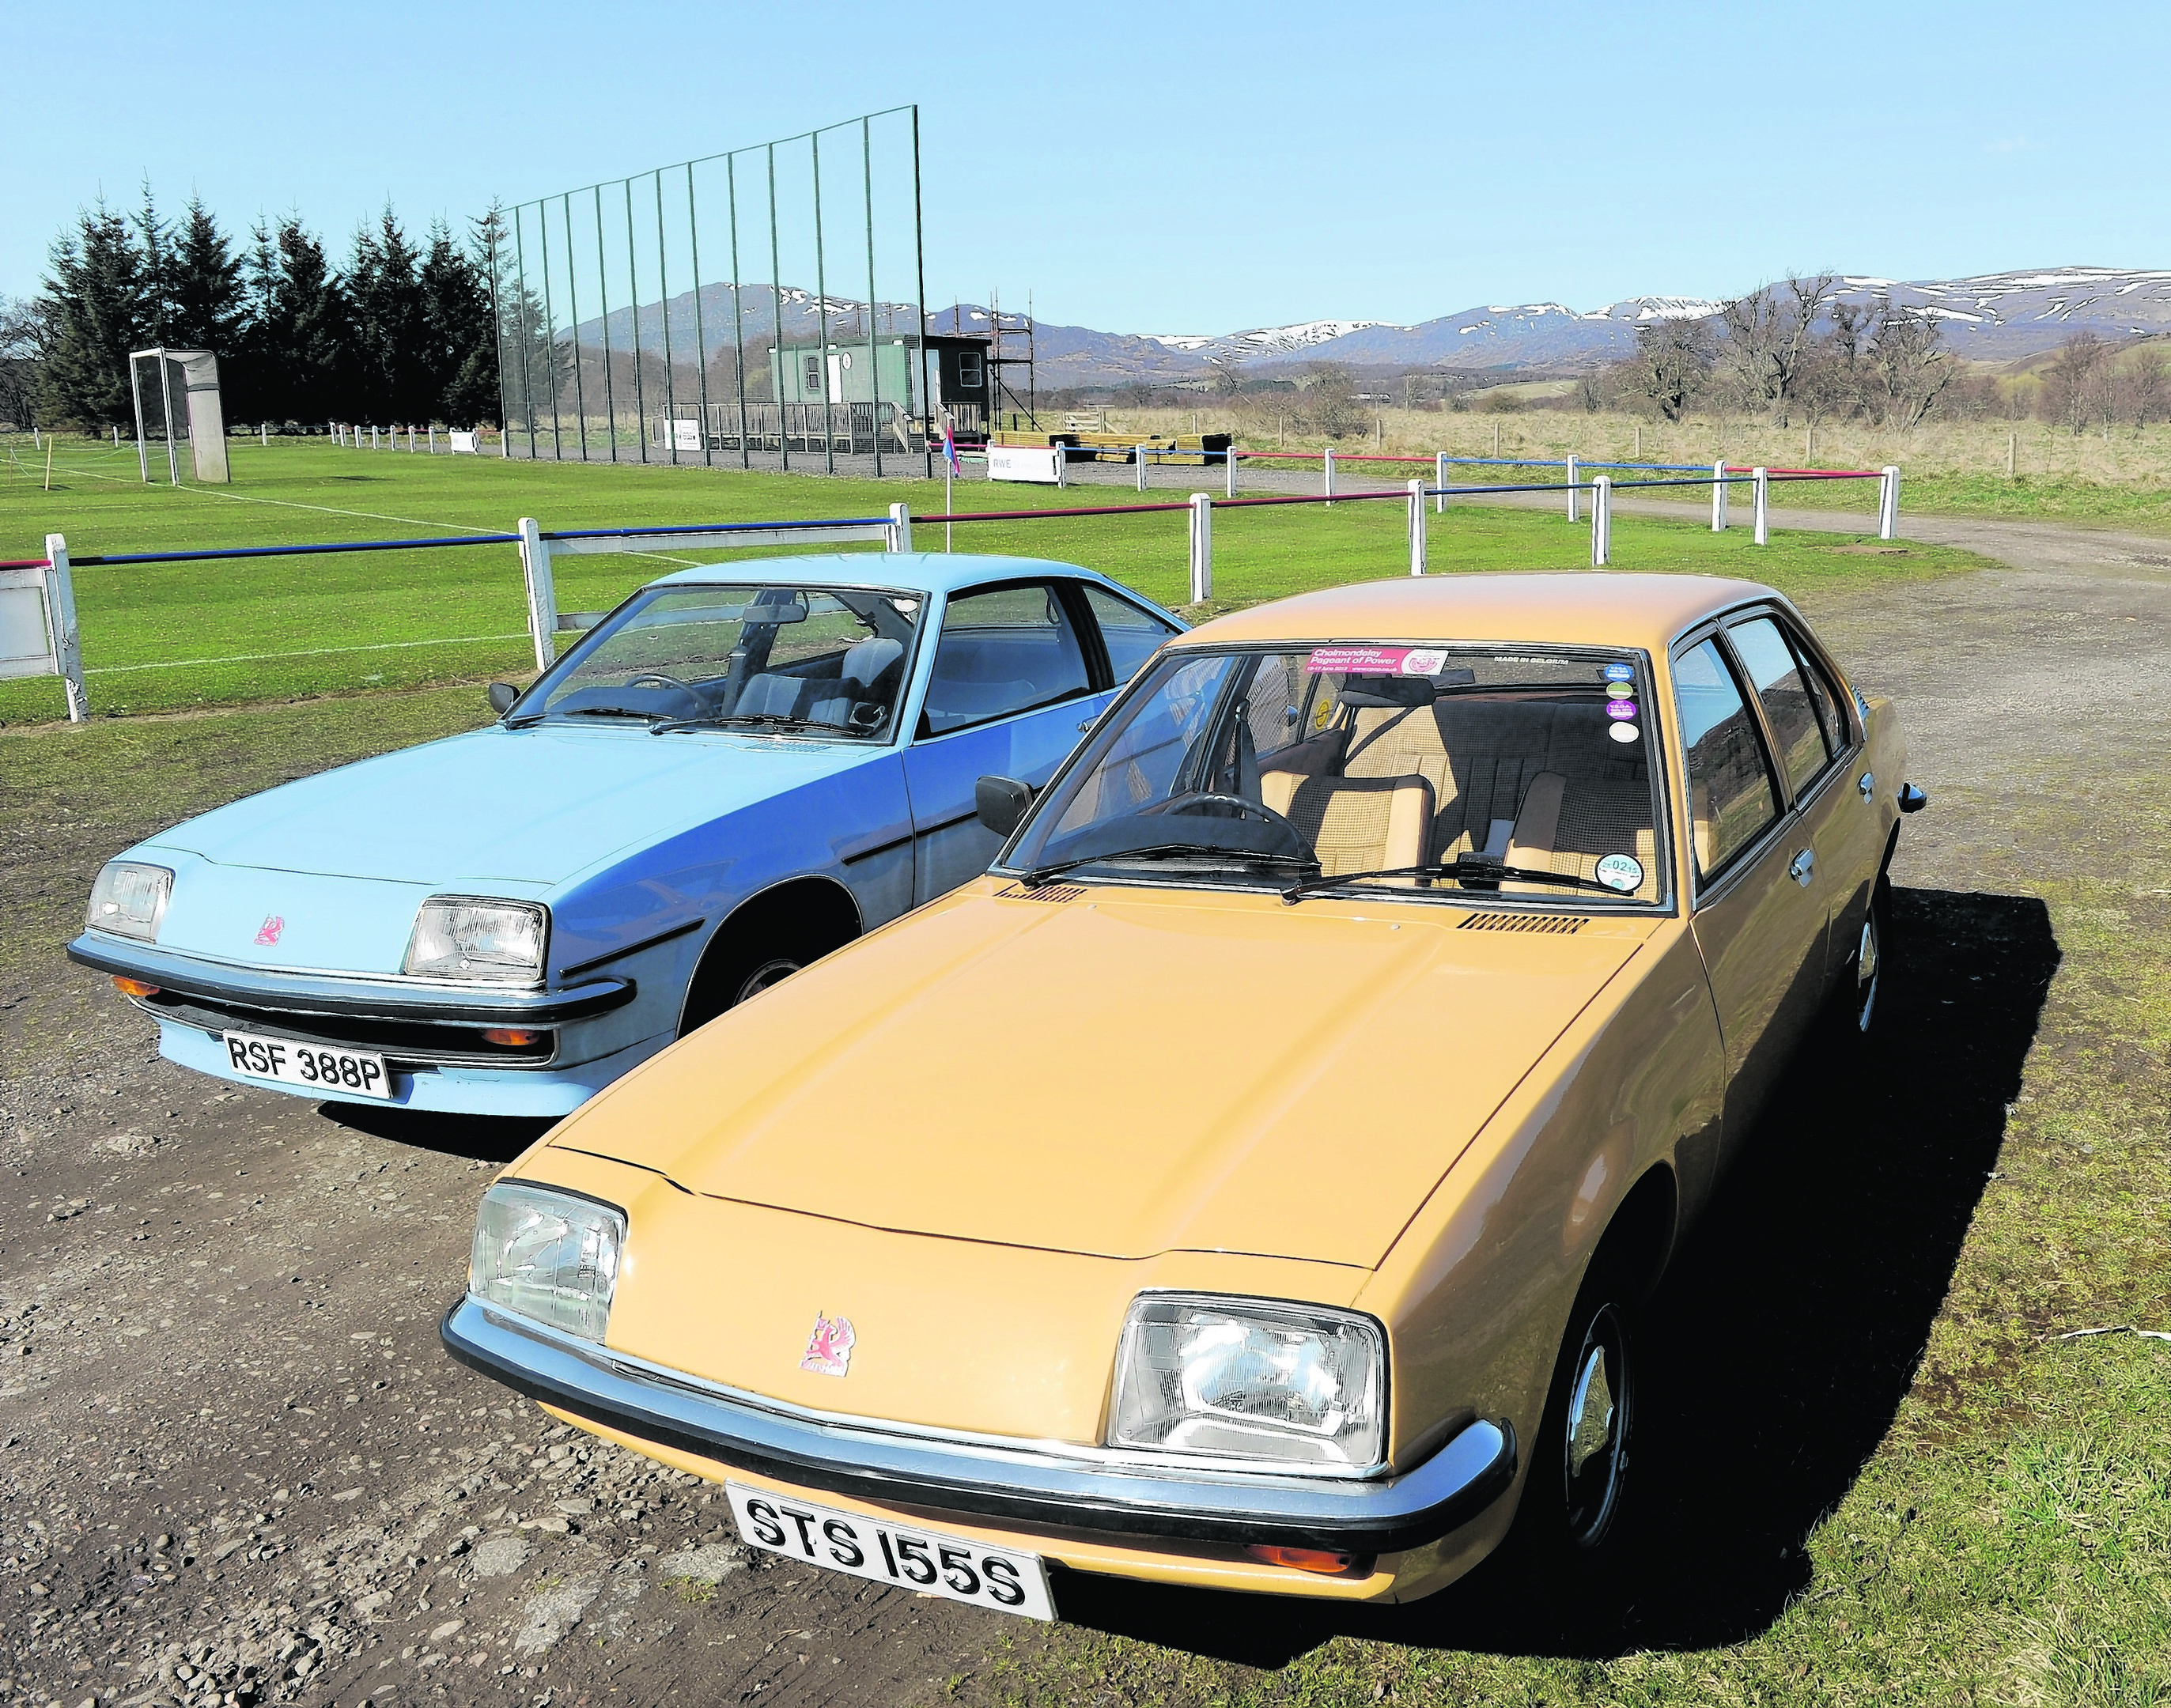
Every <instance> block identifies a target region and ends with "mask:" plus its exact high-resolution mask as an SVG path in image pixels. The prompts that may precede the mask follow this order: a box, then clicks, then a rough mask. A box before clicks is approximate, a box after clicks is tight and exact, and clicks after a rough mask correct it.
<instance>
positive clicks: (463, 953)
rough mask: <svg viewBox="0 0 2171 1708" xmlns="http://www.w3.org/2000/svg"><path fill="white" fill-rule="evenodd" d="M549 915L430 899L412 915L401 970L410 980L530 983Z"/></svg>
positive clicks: (521, 907)
mask: <svg viewBox="0 0 2171 1708" xmlns="http://www.w3.org/2000/svg"><path fill="white" fill-rule="evenodd" d="M548 939H549V913H547V912H545V910H544V908H542V906H541V905H540V904H539V903H537V902H490V901H484V900H482V899H480V898H479V897H472V896H432V897H430V899H429V900H428V901H426V902H423V903H422V906H421V910H420V911H419V912H418V913H416V914H415V934H414V935H413V936H411V937H410V938H409V939H408V940H407V959H406V961H405V963H403V964H402V966H401V967H400V971H401V972H405V973H407V974H409V975H410V976H411V977H415V978H449V979H458V980H460V981H462V982H464V983H466V982H472V981H475V980H481V981H483V982H485V983H493V984H533V983H535V982H536V981H537V980H538V979H539V978H541V977H542V976H543V950H544V945H545V943H546V942H547V940H548Z"/></svg>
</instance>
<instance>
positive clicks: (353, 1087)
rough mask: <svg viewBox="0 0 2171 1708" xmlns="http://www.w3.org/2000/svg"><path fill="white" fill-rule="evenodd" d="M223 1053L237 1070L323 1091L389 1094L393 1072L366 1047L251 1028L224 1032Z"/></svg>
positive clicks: (343, 1094)
mask: <svg viewBox="0 0 2171 1708" xmlns="http://www.w3.org/2000/svg"><path fill="white" fill-rule="evenodd" d="M226 1059H227V1060H228V1062H229V1063H232V1064H233V1071H234V1072H235V1073H237V1074H249V1076H250V1077H251V1078H252V1079H276V1080H277V1081H278V1082H279V1083H280V1084H281V1085H299V1086H301V1087H302V1088H303V1090H309V1091H321V1092H322V1093H324V1095H325V1096H327V1097H336V1098H346V1097H375V1098H378V1099H380V1100H382V1099H386V1098H389V1097H390V1096H391V1095H392V1076H391V1075H390V1074H387V1073H386V1072H385V1071H384V1057H382V1056H373V1055H371V1054H370V1053H369V1052H367V1050H342V1049H340V1048H337V1047H335V1046H333V1045H330V1044H305V1043H303V1042H301V1041H299V1040H298V1039H295V1038H266V1037H263V1036H259V1035H258V1034H256V1033H255V1032H228V1034H227V1035H226Z"/></svg>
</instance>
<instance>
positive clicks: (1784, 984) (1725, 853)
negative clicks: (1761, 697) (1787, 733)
mask: <svg viewBox="0 0 2171 1708" xmlns="http://www.w3.org/2000/svg"><path fill="white" fill-rule="evenodd" d="M1673 676H1674V695H1675V709H1676V710H1677V712H1678V714H1679V716H1680V719H1681V765H1682V768H1683V770H1684V772H1685V775H1684V777H1683V779H1682V780H1683V782H1684V784H1685V785H1686V786H1685V788H1684V790H1683V797H1682V798H1683V799H1684V800H1686V803H1687V805H1688V814H1689V850H1688V852H1689V864H1690V866H1691V871H1692V875H1693V879H1694V886H1695V896H1696V903H1695V912H1694V915H1693V918H1692V928H1693V929H1694V932H1695V935H1696V940H1697V949H1698V950H1699V951H1700V952H1701V953H1702V956H1703V964H1704V974H1705V977H1707V979H1709V981H1710V983H1711V992H1712V1000H1713V1005H1714V1007H1715V1008H1716V1009H1717V1010H1718V1026H1719V1033H1720V1036H1721V1039H1722V1041H1723V1043H1724V1045H1725V1049H1726V1076H1727V1084H1726V1113H1725V1122H1724V1143H1725V1146H1726V1148H1727V1149H1728V1150H1729V1151H1730V1150H1732V1149H1733V1148H1734V1146H1735V1145H1737V1144H1738V1143H1739V1142H1740V1138H1741V1135H1742V1134H1743V1132H1745V1130H1746V1129H1747V1128H1748V1127H1749V1126H1750V1123H1751V1122H1753V1121H1754V1120H1755V1118H1756V1113H1757V1111H1758V1110H1759V1109H1761V1107H1762V1106H1763V1104H1764V1101H1765V1100H1766V1097H1767V1096H1768V1095H1770V1092H1771V1089H1772V1084H1774V1083H1775V1082H1776V1081H1777V1078H1778V1076H1779V1073H1780V1071H1781V1069H1782V1068H1783V1066H1784V1065H1785V1063H1786V1061H1787V1058H1788V1056H1790V1055H1791V1054H1792V1053H1793V1047H1794V1045H1795V1044H1796V1042H1798V1041H1799V1039H1800V1037H1801V1036H1802V1034H1803V1032H1804V1031H1805V1030H1806V1029H1807V1027H1808V1025H1809V1020H1810V1019H1811V1018H1812V1016H1814V1015H1815V1012H1816V1009H1817V1004H1818V1000H1819V999H1820V997H1821V995H1822V994H1823V990H1824V980H1825V923H1826V922H1825V913H1826V909H1825V897H1824V892H1823V891H1821V890H1820V888H1819V887H1818V886H1817V883H1816V880H1815V859H1814V856H1812V857H1811V858H1810V859H1807V860H1804V859H1802V858H1801V856H1802V855H1803V854H1804V850H1805V848H1806V842H1805V838H1804V834H1803V833H1802V829H1801V826H1800V823H1799V821H1798V818H1797V817H1796V816H1795V814H1794V813H1793V811H1792V808H1791V802H1790V800H1789V799H1788V794H1787V791H1786V788H1785V784H1784V782H1783V779H1782V775H1781V774H1780V773H1779V771H1778V770H1777V768H1776V767H1775V765H1774V764H1773V763H1772V753H1771V749H1770V745H1769V738H1768V736H1767V734H1766V728H1765V724H1764V720H1763V718H1762V716H1761V712H1760V709H1759V708H1758V705H1757V703H1756V697H1755V694H1754V692H1753V690H1751V689H1750V688H1748V687H1747V686H1746V685H1745V683H1746V679H1745V676H1744V675H1743V673H1742V672H1741V670H1740V668H1739V664H1738V662H1737V661H1736V659H1735V657H1734V654H1733V652H1732V651H1731V650H1730V649H1729V647H1728V646H1727V645H1726V644H1725V641H1724V639H1723V636H1722V635H1721V634H1719V633H1717V632H1707V633H1705V634H1702V635H1701V636H1699V637H1697V638H1694V639H1692V640H1690V641H1689V642H1688V643H1687V644H1686V645H1684V646H1682V647H1681V648H1680V649H1679V650H1678V651H1676V653H1675V657H1674V665H1673Z"/></svg>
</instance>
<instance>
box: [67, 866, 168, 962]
mask: <svg viewBox="0 0 2171 1708" xmlns="http://www.w3.org/2000/svg"><path fill="white" fill-rule="evenodd" d="M173 893H174V875H173V874H172V873H171V872H169V871H168V870H166V868H165V867H163V866H151V865H143V864H142V863H141V862H140V861H137V860H108V861H107V862H106V863H105V870H103V871H101V872H100V873H99V875H98V881H97V882H96V883H94V884H93V885H92V886H90V908H89V911H88V913H85V914H84V916H83V924H85V925H87V926H88V927H89V929H92V930H94V931H110V932H111V933H112V934H114V935H115V936H116V937H140V938H142V940H143V941H144V942H146V943H155V942H157V941H158V922H159V921H160V920H162V919H163V918H165V917H166V902H167V900H168V899H169V897H171V896H172V895H173Z"/></svg>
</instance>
